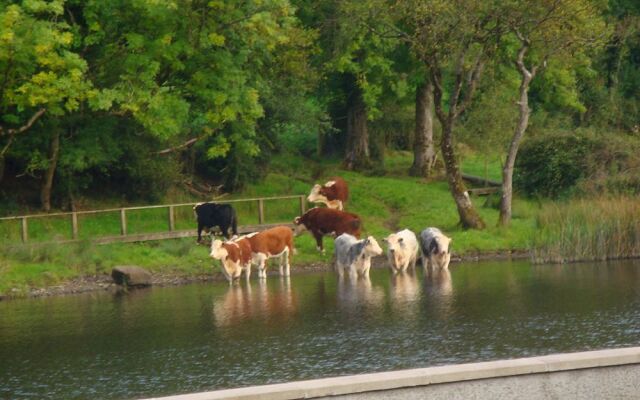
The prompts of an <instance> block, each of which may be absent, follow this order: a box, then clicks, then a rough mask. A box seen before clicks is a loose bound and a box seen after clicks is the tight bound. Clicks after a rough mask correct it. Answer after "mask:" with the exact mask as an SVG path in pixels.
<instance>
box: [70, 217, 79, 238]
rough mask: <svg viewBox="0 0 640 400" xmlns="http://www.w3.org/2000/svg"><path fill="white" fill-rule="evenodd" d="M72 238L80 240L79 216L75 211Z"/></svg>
mask: <svg viewBox="0 0 640 400" xmlns="http://www.w3.org/2000/svg"><path fill="white" fill-rule="evenodd" d="M71 237H72V238H73V239H77V238H78V214H77V213H76V212H75V211H74V212H72V213H71Z"/></svg>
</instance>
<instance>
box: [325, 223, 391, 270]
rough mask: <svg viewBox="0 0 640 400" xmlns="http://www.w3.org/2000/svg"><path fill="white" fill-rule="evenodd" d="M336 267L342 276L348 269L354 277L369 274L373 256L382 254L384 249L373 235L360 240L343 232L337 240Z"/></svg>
mask: <svg viewBox="0 0 640 400" xmlns="http://www.w3.org/2000/svg"><path fill="white" fill-rule="evenodd" d="M334 254H335V257H336V268H337V270H338V274H339V275H340V276H342V275H343V273H344V271H345V270H347V271H348V272H349V274H350V275H351V276H352V277H356V276H357V275H360V276H365V277H368V276H369V269H370V268H371V257H375V256H379V255H380V254H382V249H381V248H380V246H379V245H378V242H377V241H376V239H375V238H374V237H373V236H369V237H367V238H366V239H362V240H358V239H356V238H355V237H354V236H351V235H349V234H348V233H343V234H342V235H340V236H338V237H337V238H336V240H335V252H334Z"/></svg>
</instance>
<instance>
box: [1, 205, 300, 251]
mask: <svg viewBox="0 0 640 400" xmlns="http://www.w3.org/2000/svg"><path fill="white" fill-rule="evenodd" d="M293 199H298V205H297V207H298V208H299V211H300V214H304V212H305V210H306V205H307V203H306V196H305V195H291V196H272V197H255V198H248V199H233V200H226V201H221V202H219V203H220V204H227V203H254V204H255V205H256V206H257V211H258V215H257V221H255V222H257V224H247V225H241V226H239V227H238V233H249V232H255V231H258V230H262V229H265V228H269V227H272V226H276V225H291V224H290V221H291V220H289V221H286V222H285V221H282V222H279V223H268V224H267V223H265V221H266V217H265V215H266V214H265V202H266V201H281V200H293ZM196 204H199V203H178V204H162V205H154V206H139V207H121V208H108V209H102V210H86V211H72V212H62V213H49V214H32V215H20V216H14V217H2V218H0V224H1V223H3V222H6V221H20V237H21V240H22V242H23V243H26V242H29V241H30V238H29V222H28V221H29V220H36V219H43V218H52V217H67V218H69V219H70V225H71V239H70V240H54V242H56V243H71V242H77V241H80V240H81V239H80V232H81V229H82V224H81V223H80V222H79V220H78V217H79V216H83V215H84V216H86V215H96V214H101V213H102V214H104V213H116V212H117V213H119V215H120V235H104V236H99V237H95V238H93V239H92V240H91V241H92V242H95V243H98V244H107V243H114V242H141V241H147V240H163V239H176V238H183V237H193V236H197V231H196V230H195V229H188V230H184V229H183V230H178V229H176V209H177V208H180V207H193V206H195V205H196ZM163 208H164V209H167V214H166V218H167V227H166V230H163V231H156V232H147V233H136V234H132V233H129V230H128V226H127V223H128V217H127V216H128V213H127V212H128V211H141V210H153V209H163ZM241 222H242V221H241Z"/></svg>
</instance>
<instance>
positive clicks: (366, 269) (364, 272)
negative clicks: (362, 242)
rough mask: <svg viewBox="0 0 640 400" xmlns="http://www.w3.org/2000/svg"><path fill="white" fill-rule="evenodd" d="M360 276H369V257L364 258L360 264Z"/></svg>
mask: <svg viewBox="0 0 640 400" xmlns="http://www.w3.org/2000/svg"><path fill="white" fill-rule="evenodd" d="M362 267H363V268H362V276H364V277H366V278H368V277H369V270H370V269H371V259H370V258H367V259H366V260H364V262H363V265H362Z"/></svg>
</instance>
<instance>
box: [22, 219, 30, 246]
mask: <svg viewBox="0 0 640 400" xmlns="http://www.w3.org/2000/svg"><path fill="white" fill-rule="evenodd" d="M21 221H22V243H25V242H26V241H27V240H29V227H28V226H27V217H22V218H21Z"/></svg>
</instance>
